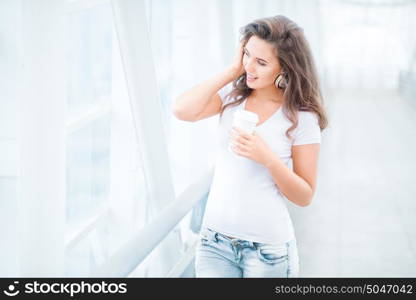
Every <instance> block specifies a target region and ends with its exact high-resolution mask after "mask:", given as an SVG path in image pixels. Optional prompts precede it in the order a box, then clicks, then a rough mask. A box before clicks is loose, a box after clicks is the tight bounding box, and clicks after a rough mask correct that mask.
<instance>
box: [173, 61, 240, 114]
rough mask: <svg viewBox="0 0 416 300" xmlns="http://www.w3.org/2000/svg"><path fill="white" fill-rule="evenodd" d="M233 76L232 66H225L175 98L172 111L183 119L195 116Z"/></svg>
mask: <svg viewBox="0 0 416 300" xmlns="http://www.w3.org/2000/svg"><path fill="white" fill-rule="evenodd" d="M235 78H236V71H235V70H234V69H233V68H227V69H226V70H224V71H222V72H220V73H218V74H216V75H215V76H213V77H212V78H210V79H207V80H205V81H203V82H201V83H199V84H197V85H195V86H193V87H192V88H191V89H189V90H187V91H185V92H184V93H182V94H181V95H180V96H179V97H178V98H176V100H175V102H174V104H173V106H172V110H173V112H174V113H175V115H177V116H181V118H183V119H193V118H195V117H196V116H197V115H198V114H199V113H200V112H201V111H203V109H204V108H205V107H206V105H207V104H208V102H209V101H210V100H211V99H212V97H213V96H214V95H215V93H217V92H218V91H219V90H220V89H221V88H222V87H224V86H225V85H227V84H228V83H229V82H231V81H233V80H234V79H235Z"/></svg>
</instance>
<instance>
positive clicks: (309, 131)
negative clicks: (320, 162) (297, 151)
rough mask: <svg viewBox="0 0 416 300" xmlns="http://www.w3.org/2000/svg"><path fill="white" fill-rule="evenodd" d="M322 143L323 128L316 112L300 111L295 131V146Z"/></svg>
mask: <svg viewBox="0 0 416 300" xmlns="http://www.w3.org/2000/svg"><path fill="white" fill-rule="evenodd" d="M316 143H318V144H320V143H321V128H320V127H319V122H318V117H317V116H316V114H315V113H312V112H308V111H300V112H299V114H298V126H297V127H296V129H295V131H294V139H293V146H296V145H306V144H316Z"/></svg>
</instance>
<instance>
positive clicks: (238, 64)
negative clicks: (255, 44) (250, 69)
mask: <svg viewBox="0 0 416 300" xmlns="http://www.w3.org/2000/svg"><path fill="white" fill-rule="evenodd" d="M244 46H245V41H244V40H243V41H241V42H240V44H239V46H238V48H237V52H236V53H235V56H234V61H233V63H232V65H231V70H232V71H233V73H234V76H235V79H237V78H238V77H240V76H241V75H243V74H244V73H245V70H244V66H243V55H244Z"/></svg>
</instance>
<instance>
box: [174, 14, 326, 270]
mask: <svg viewBox="0 0 416 300" xmlns="http://www.w3.org/2000/svg"><path fill="white" fill-rule="evenodd" d="M241 34H242V37H241V42H240V46H239V49H238V52H237V54H236V56H235V60H234V62H233V64H232V65H231V66H230V67H228V68H226V69H225V70H224V71H223V72H221V73H219V74H217V75H216V76H215V77H213V78H211V79H208V80H206V81H204V82H202V83H200V84H198V85H196V86H194V87H193V88H191V89H190V90H188V91H186V92H185V93H183V94H182V95H181V96H180V97H179V98H178V99H177V100H176V102H175V105H174V107H173V112H174V114H175V116H176V117H177V118H178V119H180V120H185V121H191V122H196V121H198V120H202V119H205V118H208V117H211V116H213V115H216V114H218V113H219V114H220V123H219V129H220V130H219V135H220V139H219V148H218V152H217V160H216V165H215V166H216V167H215V172H214V177H213V182H212V185H211V189H210V193H209V197H208V200H207V204H206V209H205V214H204V219H203V223H202V230H201V233H200V242H199V243H198V248H197V253H196V259H195V270H196V277H297V276H298V274H299V258H298V251H297V244H296V237H295V232H294V228H293V225H292V221H291V218H290V216H289V213H288V210H287V207H286V204H285V201H284V199H285V198H286V199H287V200H289V201H291V202H293V203H295V204H296V205H298V206H302V207H304V206H307V205H309V204H310V203H311V201H312V198H313V195H314V193H315V190H316V181H317V179H316V177H317V166H318V156H319V147H320V142H321V131H322V130H323V129H324V128H325V127H326V126H327V118H326V114H325V111H324V108H323V106H322V97H321V92H320V87H319V83H318V78H317V73H316V70H315V66H314V62H313V58H312V55H311V51H310V48H309V45H308V42H307V41H306V39H305V36H304V34H303V31H302V29H301V28H300V27H299V26H297V25H296V24H295V23H294V22H293V21H291V20H289V19H288V18H286V17H284V16H275V17H271V18H263V19H259V20H255V21H253V22H252V23H249V24H248V25H246V26H244V27H243V28H242V29H241ZM237 110H247V111H251V112H254V113H256V114H257V115H258V116H259V122H258V123H257V125H256V127H255V132H254V133H253V134H248V133H246V132H244V131H242V130H241V129H239V128H234V127H233V128H232V116H233V113H234V112H236V111H237ZM229 144H231V149H232V151H231V152H230V151H229V150H228V146H229ZM290 159H292V162H293V170H292V169H290V168H289V167H288V163H289V161H290Z"/></svg>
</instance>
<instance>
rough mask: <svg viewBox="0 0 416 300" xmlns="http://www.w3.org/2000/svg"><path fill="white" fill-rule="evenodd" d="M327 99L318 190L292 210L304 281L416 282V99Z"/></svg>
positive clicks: (347, 96) (350, 96)
mask: <svg viewBox="0 0 416 300" xmlns="http://www.w3.org/2000/svg"><path fill="white" fill-rule="evenodd" d="M414 101H415V103H411V102H410V100H405V99H402V98H401V97H399V96H398V95H396V94H394V93H380V94H371V93H366V94H362V93H359V92H356V93H355V94H354V93H350V94H348V93H345V92H337V93H332V94H329V93H328V94H327V95H326V103H327V104H326V105H327V107H328V114H329V118H330V119H329V121H330V126H329V128H328V129H327V130H325V131H324V133H323V140H322V145H321V153H320V161H319V179H318V188H317V192H316V194H315V197H314V200H313V203H312V204H311V205H310V206H308V207H305V208H302V207H298V206H295V205H293V204H292V203H289V204H288V206H289V210H290V213H291V216H292V220H293V222H294V226H295V230H296V234H297V240H298V249H299V256H300V269H301V270H300V276H301V277H415V276H416V99H414Z"/></svg>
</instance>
